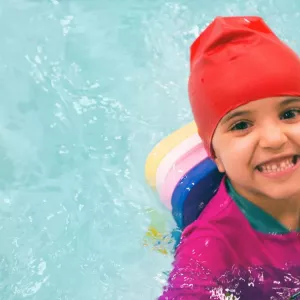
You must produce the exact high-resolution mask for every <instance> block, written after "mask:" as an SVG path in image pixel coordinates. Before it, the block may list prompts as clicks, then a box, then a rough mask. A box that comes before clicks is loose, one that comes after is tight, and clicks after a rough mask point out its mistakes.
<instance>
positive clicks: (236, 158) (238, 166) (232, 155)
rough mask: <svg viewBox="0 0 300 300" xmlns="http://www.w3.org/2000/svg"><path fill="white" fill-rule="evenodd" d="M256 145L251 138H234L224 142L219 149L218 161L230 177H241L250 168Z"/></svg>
mask: <svg viewBox="0 0 300 300" xmlns="http://www.w3.org/2000/svg"><path fill="white" fill-rule="evenodd" d="M254 149H255V145H254V143H253V141H251V139H249V138H245V137H244V138H234V139H231V140H227V141H226V142H225V141H224V143H223V147H222V148H219V149H218V154H219V156H218V159H219V161H220V162H221V164H222V166H223V167H224V169H225V172H226V173H227V175H228V176H234V177H236V176H240V174H241V173H243V172H245V170H247V169H248V168H249V164H250V161H251V158H252V155H253V151H254Z"/></svg>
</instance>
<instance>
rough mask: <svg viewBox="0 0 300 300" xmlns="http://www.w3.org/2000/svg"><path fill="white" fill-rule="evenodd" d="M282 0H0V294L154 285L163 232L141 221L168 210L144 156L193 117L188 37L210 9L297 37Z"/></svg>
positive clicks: (63, 298) (90, 293)
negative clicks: (156, 238)
mask: <svg viewBox="0 0 300 300" xmlns="http://www.w3.org/2000/svg"><path fill="white" fill-rule="evenodd" d="M288 3H289V4H288V5H287V4H286V3H284V1H282V0H269V1H267V0H253V1H241V0H232V1H223V0H222V1H221V0H215V1H204V0H201V1H200V0H178V1H162V0H153V1H146V0H115V1H108V0H106V1H105V0H101V1H100V0H98V1H96V0H73V1H63V0H60V1H59V0H52V1H50V0H9V1H1V4H0V15H1V18H0V38H1V48H0V76H1V81H0V85H1V90H0V93H1V100H2V101H1V102H0V105H1V107H0V220H1V222H0V242H1V247H0V299H1V300H2V299H5V300H20V299H30V300H33V299H38V300H48V299H49V300H50V299H51V300H70V299H72V300H81V299H84V300H94V299H95V300H96V299H97V300H110V299H111V300H121V299H122V300H123V299H124V300H135V299H136V300H138V299H139V300H140V299H144V300H148V299H149V300H150V299H155V298H156V297H157V296H158V295H159V294H160V292H161V289H162V286H163V284H164V281H165V279H166V275H165V274H166V272H167V271H168V270H170V268H171V262H172V255H171V254H170V249H171V246H169V245H168V244H167V243H166V245H165V247H166V251H167V253H168V254H167V255H165V254H163V253H161V252H160V251H155V250H153V247H152V246H153V245H152V246H151V241H152V240H153V239H151V238H150V239H148V246H147V245H144V244H145V235H146V233H147V230H148V228H149V226H152V225H153V226H154V227H155V226H159V227H160V228H156V229H157V230H158V231H160V230H162V228H164V229H163V230H164V231H165V233H166V232H169V231H170V230H171V229H172V226H173V225H174V224H173V222H172V218H171V216H170V214H169V213H168V211H166V210H165V209H164V208H163V206H162V205H160V203H159V201H158V198H157V196H156V195H155V194H154V193H153V192H152V191H151V190H150V189H149V187H148V186H147V184H146V183H145V179H144V163H145V159H146V156H147V154H148V153H149V152H150V151H151V149H152V147H153V146H154V145H155V144H156V143H157V142H158V141H159V140H160V139H162V138H163V137H164V136H166V135H167V134H169V133H171V132H172V131H173V130H175V129H177V128H178V127H180V126H183V125H185V124H186V123H188V122H190V121H191V120H192V115H191V112H190V109H189V104H188V98H187V77H188V72H189V62H188V58H189V46H190V44H191V42H192V41H193V39H194V38H195V37H196V36H197V34H198V33H199V32H200V31H201V30H202V29H203V28H204V26H206V25H207V24H208V23H209V22H210V21H211V20H212V18H214V17H215V16H216V15H237V14H243V15H256V14H259V15H261V16H263V17H264V18H265V19H266V20H267V22H268V23H269V24H270V25H271V27H272V28H274V30H275V31H276V32H277V33H278V34H279V35H280V37H282V38H284V39H285V40H286V41H287V42H288V43H289V44H290V45H291V46H292V47H293V48H294V49H295V50H297V51H300V40H299V39H298V37H299V33H300V26H299V22H300V3H299V1H298V0H290V1H289V2H288ZM149 211H151V213H150V212H149ZM153 215H154V217H153ZM154 218H155V219H154ZM153 222H154V223H153Z"/></svg>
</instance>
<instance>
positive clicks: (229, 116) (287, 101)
mask: <svg viewBox="0 0 300 300" xmlns="http://www.w3.org/2000/svg"><path fill="white" fill-rule="evenodd" d="M293 103H300V98H296V97H295V98H287V99H285V100H283V101H281V102H280V104H279V107H283V106H286V105H289V104H293ZM251 112H252V111H251V110H240V111H236V112H232V113H228V114H227V115H226V116H225V117H224V118H223V120H222V121H221V124H225V123H227V122H228V121H230V120H231V119H233V118H236V117H242V116H245V115H249V114H251Z"/></svg>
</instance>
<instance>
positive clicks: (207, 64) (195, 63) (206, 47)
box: [188, 17, 300, 156]
mask: <svg viewBox="0 0 300 300" xmlns="http://www.w3.org/2000/svg"><path fill="white" fill-rule="evenodd" d="M190 59H191V62H190V68H191V70H190V78H189V85H188V90H189V98H190V103H191V107H192V111H193V115H194V118H195V122H196V124H197V128H198V132H199V135H200V137H201V139H202V141H203V143H204V146H205V148H206V150H207V152H208V154H209V155H210V156H213V149H212V146H211V140H212V137H213V134H214V131H215V129H216V127H217V125H218V123H219V121H220V120H221V119H222V118H223V117H224V116H225V115H226V114H227V113H228V112H229V111H231V110H233V109H235V108H237V107H238V106H240V105H244V104H246V103H248V102H250V101H254V100H258V99H262V98H267V97H275V96H300V60H299V58H298V56H297V54H296V53H295V52H293V51H292V49H290V48H289V47H288V46H287V45H286V44H284V43H283V42H282V41H280V40H279V38H278V37H277V36H276V35H275V34H274V33H273V32H272V30H271V29H270V28H269V27H268V26H267V25H266V23H265V22H264V21H263V19H262V18H260V17H217V18H216V19H215V20H214V21H213V22H212V23H211V24H210V25H209V26H208V27H207V28H206V29H205V30H204V31H203V32H202V33H201V34H200V36H199V37H198V38H197V39H196V40H195V42H194V43H193V44H192V46H191V57H190Z"/></svg>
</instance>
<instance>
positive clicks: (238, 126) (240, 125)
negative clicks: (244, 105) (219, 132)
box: [230, 121, 250, 131]
mask: <svg viewBox="0 0 300 300" xmlns="http://www.w3.org/2000/svg"><path fill="white" fill-rule="evenodd" d="M249 127H250V124H249V123H248V122H246V121H239V122H237V123H235V124H234V125H233V126H232V127H231V128H230V130H231V131H237V130H246V129H248V128H249Z"/></svg>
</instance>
